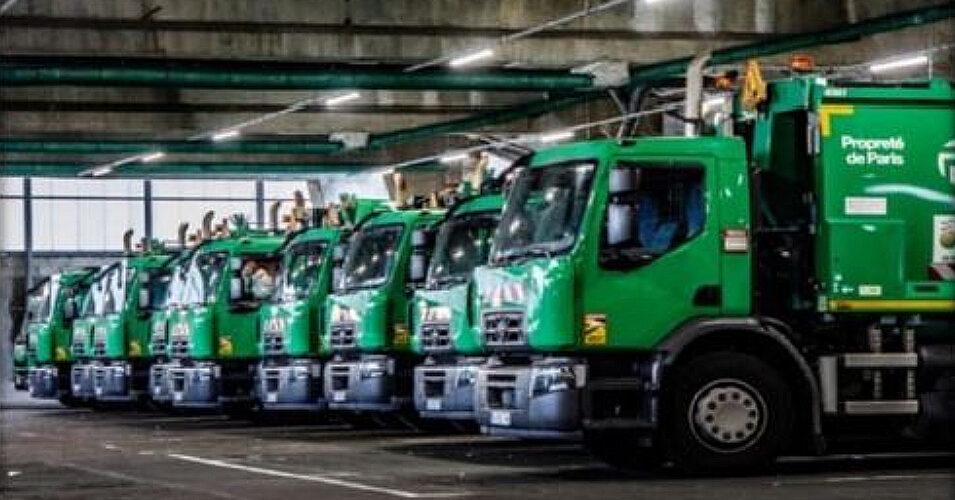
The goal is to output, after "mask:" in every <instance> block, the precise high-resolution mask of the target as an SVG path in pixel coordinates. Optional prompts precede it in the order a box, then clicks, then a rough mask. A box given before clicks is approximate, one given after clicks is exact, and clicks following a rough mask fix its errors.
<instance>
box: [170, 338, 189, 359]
mask: <svg viewBox="0 0 955 500" xmlns="http://www.w3.org/2000/svg"><path fill="white" fill-rule="evenodd" d="M169 354H170V355H171V356H176V357H185V356H187V355H189V339H188V338H186V337H173V338H172V339H171V340H170V341H169Z"/></svg>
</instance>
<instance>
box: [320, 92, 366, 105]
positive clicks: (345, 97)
mask: <svg viewBox="0 0 955 500" xmlns="http://www.w3.org/2000/svg"><path fill="white" fill-rule="evenodd" d="M359 97H361V94H359V93H358V92H349V93H347V94H342V95H338V96H335V97H329V98H328V99H325V105H326V106H336V105H338V104H341V103H343V102H348V101H354V100H355V99H358V98H359Z"/></svg>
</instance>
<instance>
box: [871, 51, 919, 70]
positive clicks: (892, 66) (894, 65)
mask: <svg viewBox="0 0 955 500" xmlns="http://www.w3.org/2000/svg"><path fill="white" fill-rule="evenodd" d="M928 62H929V59H928V56H927V55H925V54H922V55H918V56H914V57H906V58H904V59H896V60H894V61H886V62H882V63H875V64H873V65H871V66H869V71H871V72H872V73H884V72H886V71H892V70H896V69H902V68H910V67H912V66H923V65H926V64H928Z"/></svg>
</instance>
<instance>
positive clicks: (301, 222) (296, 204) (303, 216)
mask: <svg viewBox="0 0 955 500" xmlns="http://www.w3.org/2000/svg"><path fill="white" fill-rule="evenodd" d="M292 198H293V202H292V203H293V205H292V223H293V224H294V225H295V227H294V229H300V228H302V227H304V226H305V225H306V224H307V223H308V211H307V210H305V195H303V194H302V192H301V191H299V190H297V189H296V190H295V192H294V193H292Z"/></svg>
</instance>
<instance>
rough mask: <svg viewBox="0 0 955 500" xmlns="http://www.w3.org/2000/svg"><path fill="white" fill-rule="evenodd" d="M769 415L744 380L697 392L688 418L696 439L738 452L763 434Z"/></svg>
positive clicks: (718, 383) (725, 380) (708, 386)
mask: <svg viewBox="0 0 955 500" xmlns="http://www.w3.org/2000/svg"><path fill="white" fill-rule="evenodd" d="M765 413H766V411H765V404H764V403H763V400H762V398H761V397H760V395H759V392H758V391H756V390H755V389H753V388H752V387H751V386H750V385H749V384H746V383H745V382H743V381H741V380H735V379H733V380H729V379H724V380H718V381H715V382H712V383H710V384H708V385H706V386H705V387H703V388H702V389H700V390H699V391H697V393H696V395H695V396H694V397H693V402H692V403H691V405H690V415H688V416H689V419H690V427H691V428H692V429H693V433H694V435H695V436H696V438H697V439H698V440H700V441H701V442H703V443H704V444H705V445H706V446H707V447H709V448H711V449H713V450H715V451H719V452H738V451H741V450H743V449H745V448H748V447H749V446H751V445H752V444H753V443H754V442H755V441H756V440H757V439H758V438H759V436H760V435H761V434H762V431H763V428H764V426H765V417H766V415H765Z"/></svg>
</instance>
